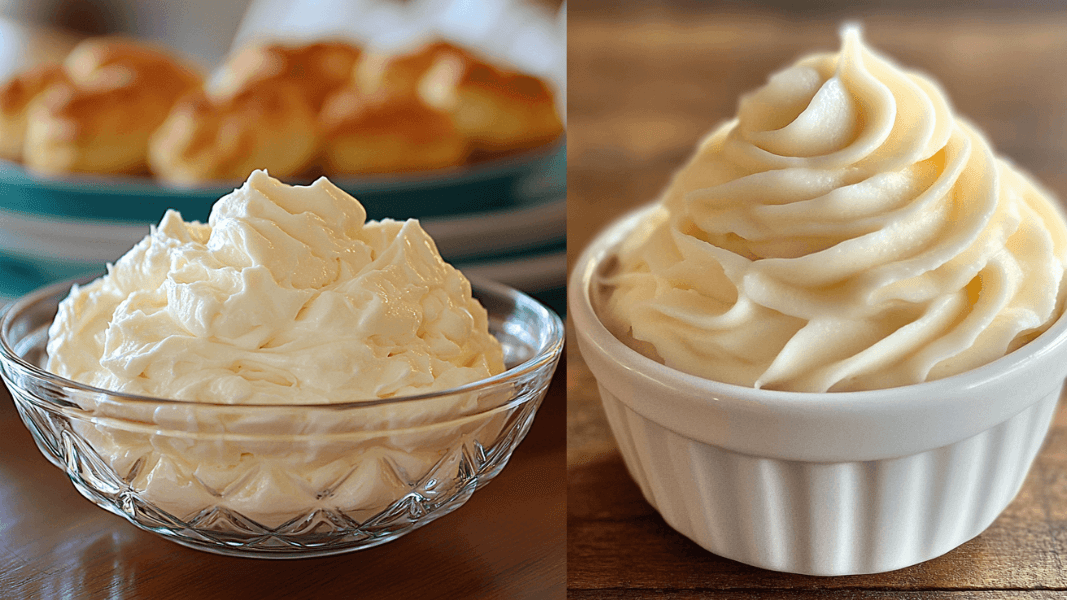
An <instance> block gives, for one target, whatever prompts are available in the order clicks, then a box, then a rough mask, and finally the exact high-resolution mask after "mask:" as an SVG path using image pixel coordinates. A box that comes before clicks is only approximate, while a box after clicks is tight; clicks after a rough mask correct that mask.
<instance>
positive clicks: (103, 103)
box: [23, 38, 201, 174]
mask: <svg viewBox="0 0 1067 600" xmlns="http://www.w3.org/2000/svg"><path fill="white" fill-rule="evenodd" d="M64 68H65V69H66V73H67V76H68V77H69V79H70V81H69V82H68V83H65V84H59V85H56V86H53V88H52V89H50V90H49V92H48V93H47V94H45V95H44V96H43V98H42V99H41V102H39V103H35V105H34V108H33V110H32V111H31V113H30V117H29V119H30V122H29V125H28V127H27V130H26V142H25V146H24V152H23V160H24V161H25V163H26V166H27V167H29V168H31V169H34V170H37V171H41V172H45V173H53V174H54V173H69V172H90V173H143V172H145V170H146V168H147V155H148V140H149V138H150V137H151V135H152V132H154V131H155V130H156V129H157V128H158V127H159V125H160V124H161V123H162V122H163V120H164V119H166V117H167V114H169V113H170V109H171V107H172V106H173V105H174V102H175V101H177V99H178V98H179V97H181V96H182V95H184V94H186V93H187V92H189V91H190V90H192V89H193V88H196V87H198V86H199V85H201V79H200V76H199V75H198V74H197V73H196V72H195V71H193V70H192V69H190V68H188V67H186V66H185V65H183V64H180V63H179V62H178V61H177V60H175V59H174V58H172V57H171V56H170V55H169V54H167V53H166V52H164V51H163V50H160V49H157V48H155V47H154V46H151V45H146V44H142V43H140V42H136V41H133V40H128V39H123V38H93V39H89V40H86V41H85V42H82V43H81V44H79V45H78V46H77V47H75V48H74V50H72V51H71V53H70V54H69V55H68V56H67V60H66V61H65V62H64Z"/></svg>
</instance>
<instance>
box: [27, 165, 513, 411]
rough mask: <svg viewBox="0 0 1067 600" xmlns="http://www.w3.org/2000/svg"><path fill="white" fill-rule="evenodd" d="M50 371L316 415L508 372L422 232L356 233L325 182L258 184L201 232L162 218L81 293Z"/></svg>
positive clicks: (124, 388)
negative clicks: (305, 408) (333, 406)
mask: <svg viewBox="0 0 1067 600" xmlns="http://www.w3.org/2000/svg"><path fill="white" fill-rule="evenodd" d="M49 336H50V337H49V342H48V357H49V358H48V370H49V371H52V372H53V373H56V374H58V375H62V376H63V377H67V378H68V379H73V380H75V381H79V382H82V383H86V384H89V385H93V386H96V387H100V388H104V389H108V390H114V391H118V392H123V393H128V394H138V395H145V396H152V397H157V398H170V399H178V400H195V401H202V402H212V403H225V404H321V403H339V402H351V401H356V400H367V399H374V398H388V397H392V396H404V395H412V394H418V393H424V392H432V391H438V390H445V389H450V388H454V387H457V386H459V385H462V384H464V383H469V382H472V381H477V380H479V379H484V378H486V377H489V376H490V375H493V374H496V373H499V372H501V371H503V359H502V354H501V349H500V344H499V342H497V340H496V339H495V338H493V337H492V336H491V335H490V334H489V332H488V326H487V319H486V312H485V309H483V308H482V306H481V305H480V304H478V302H476V301H475V300H473V299H472V298H471V290H470V284H469V283H468V281H467V280H466V278H464V277H463V275H462V274H461V273H460V272H459V271H457V270H456V269H454V268H453V267H452V266H450V265H448V264H447V263H445V262H444V260H442V259H441V256H440V255H439V254H438V253H437V249H436V247H435V246H434V243H433V241H432V240H431V239H430V237H429V236H428V235H427V234H426V232H425V231H424V230H423V229H422V227H421V226H420V225H419V223H418V221H415V220H408V221H404V222H398V221H391V220H383V221H380V222H376V221H369V222H368V221H366V212H365V211H364V209H363V207H362V206H361V205H360V204H359V202H357V201H356V200H355V199H354V198H352V197H351V196H349V195H348V194H347V193H345V192H344V191H342V190H341V189H339V188H338V187H336V186H334V185H333V184H332V183H330V182H329V181H327V180H326V179H319V180H318V181H317V182H315V183H314V184H312V185H310V186H307V187H291V186H288V185H285V184H283V183H281V182H279V181H277V180H275V179H272V178H270V177H268V176H267V174H266V173H265V172H263V171H257V172H254V173H253V174H252V175H251V177H250V178H249V179H248V181H247V182H246V183H245V184H244V185H243V186H242V187H241V188H239V189H237V190H235V191H234V192H233V193H231V194H230V195H228V196H226V197H224V198H222V199H221V200H219V201H218V202H217V203H216V204H215V206H214V207H213V208H212V211H211V216H210V217H209V218H208V223H207V224H200V223H196V222H191V223H187V222H184V221H182V219H181V216H180V215H179V214H178V213H176V212H174V211H168V212H167V213H166V215H165V216H164V217H163V220H162V222H160V224H159V226H158V227H155V228H153V229H152V231H151V233H150V234H149V235H148V236H147V237H145V239H144V240H142V241H141V242H140V243H139V244H137V245H136V246H135V247H134V248H133V249H132V250H130V251H129V252H128V253H127V254H126V255H125V256H123V257H122V258H121V259H119V260H118V261H117V262H116V263H115V264H114V265H113V266H111V267H110V268H109V269H108V273H107V275H105V276H103V277H101V278H99V279H97V280H95V281H93V282H92V283H90V284H88V285H85V286H81V287H75V288H74V289H73V290H71V294H70V296H69V297H68V298H67V299H66V300H65V301H64V302H63V303H62V304H61V305H60V307H59V313H58V314H57V316H56V318H55V321H54V322H53V324H52V327H51V329H50V330H49Z"/></svg>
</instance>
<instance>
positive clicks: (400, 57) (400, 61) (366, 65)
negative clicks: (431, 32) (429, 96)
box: [353, 40, 476, 97]
mask: <svg viewBox="0 0 1067 600" xmlns="http://www.w3.org/2000/svg"><path fill="white" fill-rule="evenodd" d="M449 55H455V56H456V57H457V58H458V59H461V60H469V61H474V60H476V59H475V58H474V56H472V55H471V54H470V53H469V52H467V51H466V50H464V49H463V48H460V47H459V46H456V45H455V44H452V43H449V42H445V41H440V40H438V41H434V42H430V43H427V44H424V45H421V46H418V47H417V48H415V49H414V50H413V51H411V52H405V53H400V54H388V53H383V52H375V51H367V52H364V53H363V56H362V57H360V60H359V62H358V63H357V64H356V68H355V72H354V73H353V77H354V80H355V84H356V89H358V90H359V91H360V92H361V93H363V94H368V95H370V94H389V95H391V96H408V97H412V96H416V95H418V89H419V80H420V79H422V76H423V75H425V74H426V72H427V71H429V70H430V67H432V66H433V65H434V63H436V62H437V61H438V60H440V59H441V58H443V57H446V56H449Z"/></svg>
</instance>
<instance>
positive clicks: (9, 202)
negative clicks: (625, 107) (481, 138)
mask: <svg viewBox="0 0 1067 600" xmlns="http://www.w3.org/2000/svg"><path fill="white" fill-rule="evenodd" d="M334 181H335V182H336V183H338V185H340V186H341V187H342V188H344V189H345V190H347V191H349V192H351V193H353V195H355V196H356V197H357V198H359V199H360V201H361V202H363V204H364V206H366V207H367V212H368V216H369V217H370V218H372V219H377V218H382V217H392V218H407V217H418V218H420V219H421V220H422V221H423V224H424V226H426V228H427V230H428V231H430V232H431V235H433V236H434V238H435V239H437V240H438V246H439V248H440V249H441V252H442V254H443V255H444V256H445V257H446V258H447V259H448V260H451V261H460V262H463V263H466V265H469V266H474V265H475V264H477V265H483V264H484V265H486V266H490V265H492V267H493V268H492V271H493V273H494V274H500V273H504V274H508V275H512V276H514V275H517V274H525V275H524V277H523V278H520V279H522V281H516V282H515V283H517V284H519V285H520V287H524V288H528V289H529V290H530V291H537V289H539V287H540V286H537V287H536V288H531V287H529V286H524V285H522V283H524V282H525V281H526V280H533V279H531V278H540V280H541V281H542V284H541V285H543V284H551V283H552V282H555V280H556V279H558V278H559V277H557V275H558V274H557V273H555V271H556V270H559V268H556V269H552V273H551V274H548V275H546V274H545V273H541V271H543V270H544V265H542V264H541V263H544V262H545V260H546V256H545V255H547V254H552V253H558V252H559V251H560V249H561V248H563V247H564V244H565V241H564V240H565V231H566V229H565V228H566V201H565V200H564V198H565V194H566V149H565V146H564V145H563V144H559V145H556V146H553V147H552V148H549V149H546V150H543V151H541V152H537V153H530V154H526V155H523V156H513V157H509V158H508V159H501V160H498V161H494V162H492V163H484V164H481V165H477V166H474V167H469V168H465V169H456V170H448V171H436V172H432V173H422V174H419V175H413V176H405V177H389V178H386V177H378V178H360V179H345V178H342V179H335V180H334ZM235 185H236V184H235ZM233 187H234V186H233V185H230V186H223V187H214V188H202V189H195V190H188V189H179V188H168V187H165V186H161V185H158V184H157V183H155V182H153V181H151V180H149V179H146V178H123V179H117V178H103V177H77V178H74V177H72V178H65V179H43V178H40V177H36V176H33V175H31V174H28V173H26V172H25V171H24V170H23V169H22V168H21V166H19V165H16V164H11V163H0V305H2V304H3V303H4V300H5V299H10V298H12V297H16V296H19V295H22V294H24V293H27V292H29V291H31V290H33V289H35V288H37V287H40V286H43V285H46V284H48V283H51V282H54V281H60V280H64V279H70V278H72V277H75V276H79V275H84V274H86V273H94V272H98V271H100V270H101V268H102V266H103V264H104V263H105V262H108V261H112V260H115V259H116V258H118V257H119V256H121V255H122V254H123V253H125V251H126V250H128V249H129V248H130V247H131V246H132V245H133V244H135V243H136V242H137V241H139V240H140V239H141V238H142V237H143V236H144V235H145V234H147V233H148V225H149V224H155V223H157V222H159V219H160V218H161V217H162V215H163V212H164V211H165V210H166V209H167V208H175V209H177V210H179V211H180V212H181V213H182V216H183V217H184V218H186V219H198V220H204V219H206V218H207V215H208V212H209V211H210V207H211V205H212V204H213V203H214V202H215V200H217V199H218V198H219V197H221V196H223V195H225V194H227V193H229V192H230V191H232V189H233ZM535 257H536V260H535ZM530 260H534V262H535V263H536V264H532V263H531V264H527V263H529V262H530ZM546 264H547V263H546ZM559 264H560V265H562V264H564V263H563V262H562V261H559ZM533 267H540V270H539V269H537V268H533ZM561 272H562V271H561ZM497 278H499V277H497ZM504 279H509V278H508V277H505V278H504Z"/></svg>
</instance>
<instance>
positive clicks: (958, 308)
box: [601, 27, 1067, 392]
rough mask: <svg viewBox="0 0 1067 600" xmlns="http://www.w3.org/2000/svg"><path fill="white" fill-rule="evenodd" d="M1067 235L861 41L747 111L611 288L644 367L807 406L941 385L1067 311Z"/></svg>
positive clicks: (767, 93) (704, 149)
mask: <svg viewBox="0 0 1067 600" xmlns="http://www.w3.org/2000/svg"><path fill="white" fill-rule="evenodd" d="M1065 261H1067V229H1065V226H1064V219H1063V216H1062V214H1061V212H1060V209H1059V208H1058V206H1057V205H1056V202H1055V200H1053V199H1052V198H1051V196H1050V194H1048V193H1047V192H1046V191H1044V190H1043V189H1041V188H1040V187H1039V186H1038V185H1037V184H1036V183H1035V182H1034V181H1033V180H1032V179H1031V178H1030V177H1028V176H1027V175H1025V174H1023V173H1021V172H1020V171H1019V170H1018V169H1017V168H1015V167H1013V166H1012V165H1011V164H1010V163H1008V162H1007V161H1005V160H1004V159H1002V158H998V157H996V156H994V154H993V152H992V150H991V148H990V145H989V144H988V143H987V142H986V140H985V139H984V138H983V137H982V135H981V134H980V133H979V132H978V131H977V130H976V129H975V128H974V127H973V126H972V125H970V124H968V123H967V122H966V121H964V120H962V119H961V118H959V117H958V116H955V115H954V114H953V111H952V109H951V108H950V106H949V104H948V102H947V100H946V99H945V95H944V93H943V92H942V91H941V89H940V88H939V87H938V86H937V84H935V83H934V82H933V81H931V80H930V79H928V78H927V77H924V76H922V75H920V74H917V73H914V72H911V71H907V70H904V69H902V68H900V67H899V66H897V65H895V64H894V63H892V62H891V61H890V60H888V59H886V58H884V57H882V56H880V55H878V54H877V53H875V52H873V51H871V50H870V49H868V48H867V47H865V46H864V44H863V43H862V41H861V38H860V33H859V31H858V29H857V28H855V27H847V28H846V29H845V30H844V33H843V47H842V49H841V51H840V53H836V54H816V55H812V56H808V57H805V58H803V59H801V60H799V61H798V62H797V63H796V64H795V65H793V66H792V67H790V68H788V69H786V70H784V71H782V72H779V73H777V74H775V75H773V76H772V77H771V78H770V80H769V81H768V83H767V84H766V85H765V86H764V87H762V88H760V89H758V90H756V91H755V92H752V93H750V94H748V95H746V96H744V97H742V99H741V101H740V104H739V110H738V114H737V118H735V119H733V120H731V121H729V122H727V123H725V124H724V125H722V126H721V127H719V128H718V129H717V130H715V131H714V132H713V133H712V134H711V135H710V136H708V137H707V138H706V139H705V140H704V141H703V142H702V143H701V145H700V147H699V148H698V150H697V152H696V155H695V156H694V157H693V158H692V159H691V160H690V161H689V163H688V164H687V165H686V166H685V167H684V168H683V169H682V170H681V171H680V172H679V173H677V174H676V175H675V177H674V179H673V181H672V182H671V183H670V185H669V186H668V188H667V190H666V191H665V193H664V195H663V197H662V199H661V201H660V204H659V206H658V208H657V209H655V210H654V212H653V213H652V215H651V218H650V219H649V221H648V222H646V223H644V224H642V226H641V227H639V228H638V231H636V232H635V233H634V235H633V236H632V237H631V238H629V239H628V240H626V242H625V243H624V244H623V245H622V247H621V248H620V250H619V252H618V263H617V265H616V268H615V269H614V271H613V272H612V273H611V274H609V275H608V276H607V277H606V278H605V279H604V283H605V286H606V287H605V289H607V290H608V291H607V294H608V296H607V299H606V301H605V305H604V306H602V307H601V313H602V318H603V319H604V320H605V322H606V324H607V325H608V326H609V328H610V329H612V331H613V332H614V333H615V334H616V335H617V336H618V337H620V339H623V340H624V341H626V342H627V343H629V344H630V345H631V346H632V347H634V348H635V349H637V350H638V351H641V352H643V353H645V354H646V355H648V356H650V357H652V358H655V359H658V360H660V361H662V362H663V363H665V364H666V365H668V366H670V367H673V368H676V369H679V370H681V371H684V372H687V373H690V374H694V375H698V376H701V377H705V378H708V379H712V380H716V381H722V382H726V383H731V384H737V385H743V386H754V387H757V388H768V389H781V390H792V391H804V392H823V391H827V390H830V391H846V390H866V389H879V388H886V387H894V386H901V385H907V384H912V383H918V382H922V381H928V380H934V379H939V378H943V377H947V376H950V375H953V374H956V373H960V372H963V371H967V370H969V369H973V368H975V367H978V366H980V365H983V364H986V363H988V362H990V361H993V360H995V359H996V358H999V357H1001V356H1003V355H1004V354H1006V353H1008V352H1011V351H1012V350H1013V349H1015V348H1018V347H1019V346H1021V345H1023V344H1025V343H1026V342H1027V341H1029V340H1031V339H1033V338H1034V337H1035V336H1036V335H1038V334H1039V333H1040V332H1041V331H1043V330H1044V329H1046V328H1047V327H1048V326H1049V325H1050V324H1051V323H1052V322H1053V321H1054V320H1055V319H1056V318H1057V317H1058V316H1059V315H1060V313H1061V312H1062V307H1063V298H1064V293H1063V287H1064V286H1063V285H1062V284H1063V273H1064V268H1065Z"/></svg>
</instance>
